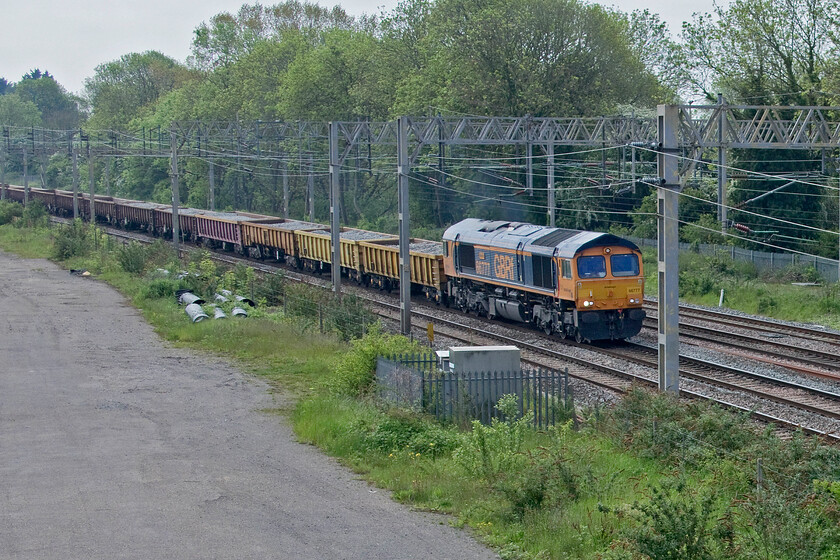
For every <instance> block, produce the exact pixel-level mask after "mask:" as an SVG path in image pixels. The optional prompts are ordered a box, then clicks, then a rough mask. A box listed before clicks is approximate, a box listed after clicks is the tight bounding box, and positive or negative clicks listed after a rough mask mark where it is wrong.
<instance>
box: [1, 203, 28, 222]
mask: <svg viewBox="0 0 840 560" xmlns="http://www.w3.org/2000/svg"><path fill="white" fill-rule="evenodd" d="M22 215H23V206H21V205H20V204H18V203H17V202H8V201H6V200H4V201H3V202H0V226H2V225H5V224H10V223H12V222H13V221H14V220H15V218H20V217H21V216H22Z"/></svg>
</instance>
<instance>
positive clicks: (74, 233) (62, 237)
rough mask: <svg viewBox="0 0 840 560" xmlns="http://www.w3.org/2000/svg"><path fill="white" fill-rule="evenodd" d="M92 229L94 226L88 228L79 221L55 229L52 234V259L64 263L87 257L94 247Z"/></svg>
mask: <svg viewBox="0 0 840 560" xmlns="http://www.w3.org/2000/svg"><path fill="white" fill-rule="evenodd" d="M94 229H96V228H95V226H88V225H86V224H85V223H84V222H83V221H82V220H80V219H76V220H73V221H72V222H71V223H70V224H69V225H66V226H59V227H58V228H56V229H55V230H54V232H53V252H52V256H53V258H55V259H57V260H60V261H66V260H67V259H70V258H72V257H85V256H87V255H89V254H90V253H91V251H92V250H93V247H94V235H95V233H94V232H93V231H92V230H94Z"/></svg>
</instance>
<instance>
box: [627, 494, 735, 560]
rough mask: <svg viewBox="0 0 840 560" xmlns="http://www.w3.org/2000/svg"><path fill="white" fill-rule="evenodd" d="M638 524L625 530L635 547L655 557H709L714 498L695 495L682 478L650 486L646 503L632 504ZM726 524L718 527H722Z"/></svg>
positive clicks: (703, 559)
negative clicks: (650, 494) (650, 491)
mask: <svg viewBox="0 0 840 560" xmlns="http://www.w3.org/2000/svg"><path fill="white" fill-rule="evenodd" d="M634 509H635V510H636V511H637V512H638V514H639V517H640V524H639V526H638V527H635V528H633V529H631V530H630V531H629V537H630V539H631V540H632V541H633V542H634V543H635V545H636V547H637V548H638V551H639V552H640V553H642V554H644V555H647V557H650V558H656V559H657V560H706V559H711V558H712V557H713V556H712V544H713V542H714V540H715V539H714V537H715V535H714V534H713V532H712V529H713V527H714V525H715V523H714V522H715V521H716V520H715V519H714V515H713V514H714V498H713V496H711V495H710V494H706V495H703V496H698V495H696V493H695V492H693V491H692V490H691V489H690V488H688V486H687V485H686V483H685V481H684V480H681V479H678V480H676V481H673V482H666V483H664V484H663V485H662V486H661V487H658V488H653V494H652V496H651V498H650V501H649V502H647V503H643V504H639V503H636V504H634ZM725 527H726V524H721V525H720V528H721V529H725Z"/></svg>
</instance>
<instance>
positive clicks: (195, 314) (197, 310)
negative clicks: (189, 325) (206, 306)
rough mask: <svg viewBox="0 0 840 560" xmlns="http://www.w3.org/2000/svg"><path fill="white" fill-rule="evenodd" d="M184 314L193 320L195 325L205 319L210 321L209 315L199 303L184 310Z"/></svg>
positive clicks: (192, 304)
mask: <svg viewBox="0 0 840 560" xmlns="http://www.w3.org/2000/svg"><path fill="white" fill-rule="evenodd" d="M184 312H185V313H186V314H187V315H188V316H189V318H190V319H192V322H193V323H198V322H199V321H203V320H204V319H208V318H209V317H208V315H207V313H205V312H204V310H203V309H202V308H201V306H200V305H199V304H197V303H191V304H189V305H187V306H186V307H185V308H184Z"/></svg>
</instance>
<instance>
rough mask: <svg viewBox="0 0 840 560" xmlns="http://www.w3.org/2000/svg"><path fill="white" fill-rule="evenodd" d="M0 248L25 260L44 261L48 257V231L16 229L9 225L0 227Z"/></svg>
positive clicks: (49, 243) (41, 229)
mask: <svg viewBox="0 0 840 560" xmlns="http://www.w3.org/2000/svg"><path fill="white" fill-rule="evenodd" d="M0 247H3V249H4V250H5V251H9V252H10V253H15V254H17V255H20V256H21V257H23V258H26V259H45V258H48V257H49V256H50V247H51V240H50V230H49V229H47V228H38V229H29V228H17V227H14V226H13V225H11V224H6V225H2V226H0Z"/></svg>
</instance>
